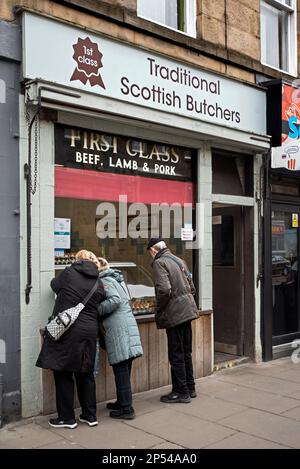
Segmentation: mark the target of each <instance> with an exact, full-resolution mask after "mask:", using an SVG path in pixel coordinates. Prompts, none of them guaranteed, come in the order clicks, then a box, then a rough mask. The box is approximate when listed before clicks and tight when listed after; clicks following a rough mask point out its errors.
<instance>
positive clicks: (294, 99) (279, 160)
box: [271, 80, 300, 171]
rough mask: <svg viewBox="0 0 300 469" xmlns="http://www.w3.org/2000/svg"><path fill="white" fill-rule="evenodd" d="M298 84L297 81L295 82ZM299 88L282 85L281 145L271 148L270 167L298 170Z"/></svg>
mask: <svg viewBox="0 0 300 469" xmlns="http://www.w3.org/2000/svg"><path fill="white" fill-rule="evenodd" d="M297 82H298V80H297ZM299 129H300V88H299V87H298V86H297V83H295V84H294V85H288V84H283V85H282V99H281V145H280V146H278V147H273V148H272V158H271V167H272V168H274V169H275V168H285V169H287V170H290V171H299V170H300V130H299Z"/></svg>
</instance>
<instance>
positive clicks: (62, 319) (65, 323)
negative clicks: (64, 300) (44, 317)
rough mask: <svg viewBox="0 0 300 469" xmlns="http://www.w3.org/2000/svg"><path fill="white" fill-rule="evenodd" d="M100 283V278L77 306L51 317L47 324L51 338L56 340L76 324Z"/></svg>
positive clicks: (47, 330) (47, 331)
mask: <svg viewBox="0 0 300 469" xmlns="http://www.w3.org/2000/svg"><path fill="white" fill-rule="evenodd" d="M98 285H99V278H98V279H97V281H96V283H95V285H94V286H93V288H92V289H91V290H90V292H89V293H88V294H87V295H86V297H85V298H84V300H83V301H82V302H81V303H78V305H76V306H72V308H68V309H65V310H64V311H62V312H61V313H58V314H57V316H55V317H53V316H52V317H51V318H50V320H49V322H48V324H47V326H46V333H47V335H48V336H49V337H50V339H52V340H54V341H55V342H56V341H57V340H58V339H60V338H61V336H62V335H63V334H64V333H65V332H66V331H67V330H68V329H70V327H71V326H72V324H74V322H75V321H76V319H77V318H78V316H79V313H80V312H81V311H82V310H83V309H84V308H85V305H86V304H87V302H88V301H89V300H90V299H91V297H92V296H93V294H94V293H95V291H96V290H97V287H98Z"/></svg>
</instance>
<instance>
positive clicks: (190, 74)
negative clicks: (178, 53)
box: [23, 13, 266, 135]
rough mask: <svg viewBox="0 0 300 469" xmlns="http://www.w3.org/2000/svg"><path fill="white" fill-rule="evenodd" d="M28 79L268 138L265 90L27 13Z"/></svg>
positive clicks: (25, 71) (25, 66)
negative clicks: (40, 80)
mask: <svg viewBox="0 0 300 469" xmlns="http://www.w3.org/2000/svg"><path fill="white" fill-rule="evenodd" d="M23 34H24V41H23V59H24V60H23V74H24V77H25V78H28V79H42V80H46V81H48V82H52V83H56V84H59V85H65V86H68V87H72V88H76V89H80V90H84V91H88V92H92V93H95V94H97V95H100V96H104V97H108V98H113V99H115V100H119V101H123V102H127V103H133V104H135V105H138V106H143V107H147V108H151V109H156V110H159V111H165V112H168V113H171V114H177V115H180V116H181V117H182V116H184V117H188V118H192V119H196V120H200V121H205V122H209V123H212V124H217V125H221V126H225V127H230V128H234V129H239V130H243V131H247V132H251V133H255V134H260V135H264V134H266V96H265V92H264V91H263V90H260V89H259V88H257V87H254V86H250V85H245V84H243V83H241V82H239V81H235V80H231V79H228V78H224V77H223V76H221V75H216V74H213V73H209V72H204V71H203V70H201V69H198V68H196V67H189V66H187V65H185V64H183V63H181V62H177V61H173V60H169V59H168V58H165V57H163V56H160V55H158V54H155V53H152V52H147V51H145V50H142V49H138V48H135V47H133V46H129V45H126V44H124V43H120V42H117V41H113V40H110V39H108V38H106V37H102V36H99V35H95V34H92V33H90V32H87V31H85V30H81V29H79V28H76V27H72V26H68V25H66V24H64V23H60V22H56V21H54V20H51V19H48V18H44V17H40V16H37V15H33V14H30V13H24V18H23Z"/></svg>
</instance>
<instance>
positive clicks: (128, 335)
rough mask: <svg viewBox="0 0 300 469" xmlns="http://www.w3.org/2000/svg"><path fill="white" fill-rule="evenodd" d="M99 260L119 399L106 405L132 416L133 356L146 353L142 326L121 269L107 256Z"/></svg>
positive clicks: (102, 310)
mask: <svg viewBox="0 0 300 469" xmlns="http://www.w3.org/2000/svg"><path fill="white" fill-rule="evenodd" d="M99 262H100V278H101V281H102V284H103V286H104V291H105V294H106V299H105V300H104V301H102V302H101V303H100V304H99V306H98V314H99V319H100V321H101V322H102V324H103V326H104V329H105V346H106V353H107V358H108V362H109V364H110V365H112V367H113V372H114V375H115V383H116V391H117V400H116V402H113V403H109V404H107V408H108V409H111V412H110V417H112V418H118V419H133V418H134V417H135V414H134V409H133V407H132V392H131V381H130V374H131V365H132V361H133V359H134V358H136V357H140V356H142V355H143V348H142V344H141V339H140V334H139V329H138V326H137V323H136V320H135V317H134V315H133V312H132V309H131V306H130V297H129V294H128V289H127V286H126V284H125V282H124V277H123V275H122V273H121V272H120V271H119V270H115V269H111V268H110V267H109V264H108V262H107V261H106V259H103V258H99Z"/></svg>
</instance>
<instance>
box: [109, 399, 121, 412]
mask: <svg viewBox="0 0 300 469" xmlns="http://www.w3.org/2000/svg"><path fill="white" fill-rule="evenodd" d="M106 408H107V409H109V410H118V409H119V408H120V404H119V402H118V401H115V402H108V403H107V404H106Z"/></svg>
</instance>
